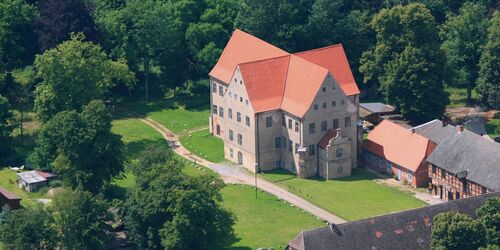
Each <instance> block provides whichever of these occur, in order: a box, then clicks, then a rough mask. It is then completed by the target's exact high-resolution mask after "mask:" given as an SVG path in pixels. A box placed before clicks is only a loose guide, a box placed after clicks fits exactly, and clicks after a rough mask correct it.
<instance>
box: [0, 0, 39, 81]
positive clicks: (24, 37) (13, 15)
mask: <svg viewBox="0 0 500 250" xmlns="http://www.w3.org/2000/svg"><path fill="white" fill-rule="evenodd" d="M36 16H37V10H36V7H35V6H33V5H31V4H28V3H26V1H25V0H0V51H3V53H1V52H0V65H1V64H3V65H4V67H5V69H6V70H7V71H8V72H10V71H11V70H12V69H13V68H15V67H17V66H19V65H21V64H22V63H23V62H24V63H26V62H27V61H29V60H28V58H29V59H32V56H33V52H34V47H33V44H34V41H33V40H34V38H33V35H32V34H33V20H34V19H35V18H36ZM1 68H2V67H1V66H0V69H1Z"/></svg>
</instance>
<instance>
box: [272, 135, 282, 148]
mask: <svg viewBox="0 0 500 250" xmlns="http://www.w3.org/2000/svg"><path fill="white" fill-rule="evenodd" d="M274 147H275V148H281V137H274Z"/></svg>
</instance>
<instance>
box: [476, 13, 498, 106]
mask: <svg viewBox="0 0 500 250" xmlns="http://www.w3.org/2000/svg"><path fill="white" fill-rule="evenodd" d="M476 90H477V93H478V95H479V100H480V101H481V103H482V104H483V105H485V106H487V107H491V108H494V109H498V108H499V107H500V12H498V11H497V12H495V13H494V15H493V18H492V19H491V21H490V27H489V29H488V41H487V43H486V46H485V48H484V50H483V53H482V55H481V60H480V62H479V78H478V80H477V88H476Z"/></svg>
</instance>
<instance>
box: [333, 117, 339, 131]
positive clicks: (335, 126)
mask: <svg viewBox="0 0 500 250" xmlns="http://www.w3.org/2000/svg"><path fill="white" fill-rule="evenodd" d="M338 128H339V119H333V129H338Z"/></svg>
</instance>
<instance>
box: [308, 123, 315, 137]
mask: <svg viewBox="0 0 500 250" xmlns="http://www.w3.org/2000/svg"><path fill="white" fill-rule="evenodd" d="M314 133H316V124H315V123H314V122H311V123H309V134H314Z"/></svg>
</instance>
